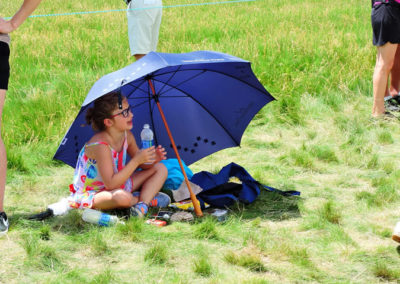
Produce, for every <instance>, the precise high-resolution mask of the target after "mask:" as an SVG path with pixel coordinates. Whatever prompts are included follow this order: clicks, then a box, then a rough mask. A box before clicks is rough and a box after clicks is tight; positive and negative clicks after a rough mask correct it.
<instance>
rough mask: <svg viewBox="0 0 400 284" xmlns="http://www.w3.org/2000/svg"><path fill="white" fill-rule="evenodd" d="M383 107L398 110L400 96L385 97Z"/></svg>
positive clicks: (399, 108)
mask: <svg viewBox="0 0 400 284" xmlns="http://www.w3.org/2000/svg"><path fill="white" fill-rule="evenodd" d="M385 109H386V110H388V111H400V97H399V96H395V97H392V96H387V97H385Z"/></svg>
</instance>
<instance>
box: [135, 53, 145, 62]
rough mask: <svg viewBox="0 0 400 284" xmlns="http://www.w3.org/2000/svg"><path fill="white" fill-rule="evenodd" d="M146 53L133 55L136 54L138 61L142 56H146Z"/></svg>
mask: <svg viewBox="0 0 400 284" xmlns="http://www.w3.org/2000/svg"><path fill="white" fill-rule="evenodd" d="M145 55H146V54H135V55H133V56H135V59H136V61H138V60H139V59H140V58H142V57H143V56H145Z"/></svg>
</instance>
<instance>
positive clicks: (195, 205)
mask: <svg viewBox="0 0 400 284" xmlns="http://www.w3.org/2000/svg"><path fill="white" fill-rule="evenodd" d="M148 82H149V86H150V89H151V91H152V93H153V97H154V100H155V102H156V104H157V108H158V110H159V112H160V115H161V118H162V120H163V122H164V125H165V129H166V130H167V133H168V137H169V139H170V140H171V144H172V148H173V149H174V152H175V155H176V158H177V159H178V162H179V166H180V167H181V170H182V173H183V177H184V178H185V182H186V185H187V188H188V189H189V193H190V199H191V200H192V203H193V208H194V212H195V213H196V215H197V216H199V217H201V216H203V212H202V211H201V208H200V204H199V201H198V200H197V198H196V195H195V194H194V193H193V190H192V187H191V186H190V183H189V179H188V177H187V175H186V172H185V169H184V167H183V164H182V161H181V157H180V156H179V152H178V149H177V148H176V145H175V141H174V138H173V137H172V134H171V131H170V129H169V126H168V123H167V120H166V119H165V116H164V112H163V110H162V108H161V105H160V102H159V100H158V98H157V96H156V92H155V90H154V86H153V82H152V81H151V80H150V79H149V80H148Z"/></svg>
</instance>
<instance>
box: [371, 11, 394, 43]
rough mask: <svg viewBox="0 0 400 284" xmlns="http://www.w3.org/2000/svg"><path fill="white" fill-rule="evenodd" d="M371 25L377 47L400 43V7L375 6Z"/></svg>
mask: <svg viewBox="0 0 400 284" xmlns="http://www.w3.org/2000/svg"><path fill="white" fill-rule="evenodd" d="M371 23H372V32H373V43H374V45H375V46H382V45H384V44H386V43H388V42H390V43H400V6H394V5H390V4H380V5H377V6H375V8H372V12H371Z"/></svg>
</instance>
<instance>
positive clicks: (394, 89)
mask: <svg viewBox="0 0 400 284" xmlns="http://www.w3.org/2000/svg"><path fill="white" fill-rule="evenodd" d="M390 76H391V80H390V88H389V93H390V95H391V96H392V97H395V96H397V95H398V94H399V92H400V44H398V45H397V51H396V55H395V57H394V63H393V67H392V71H391V73H390Z"/></svg>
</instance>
